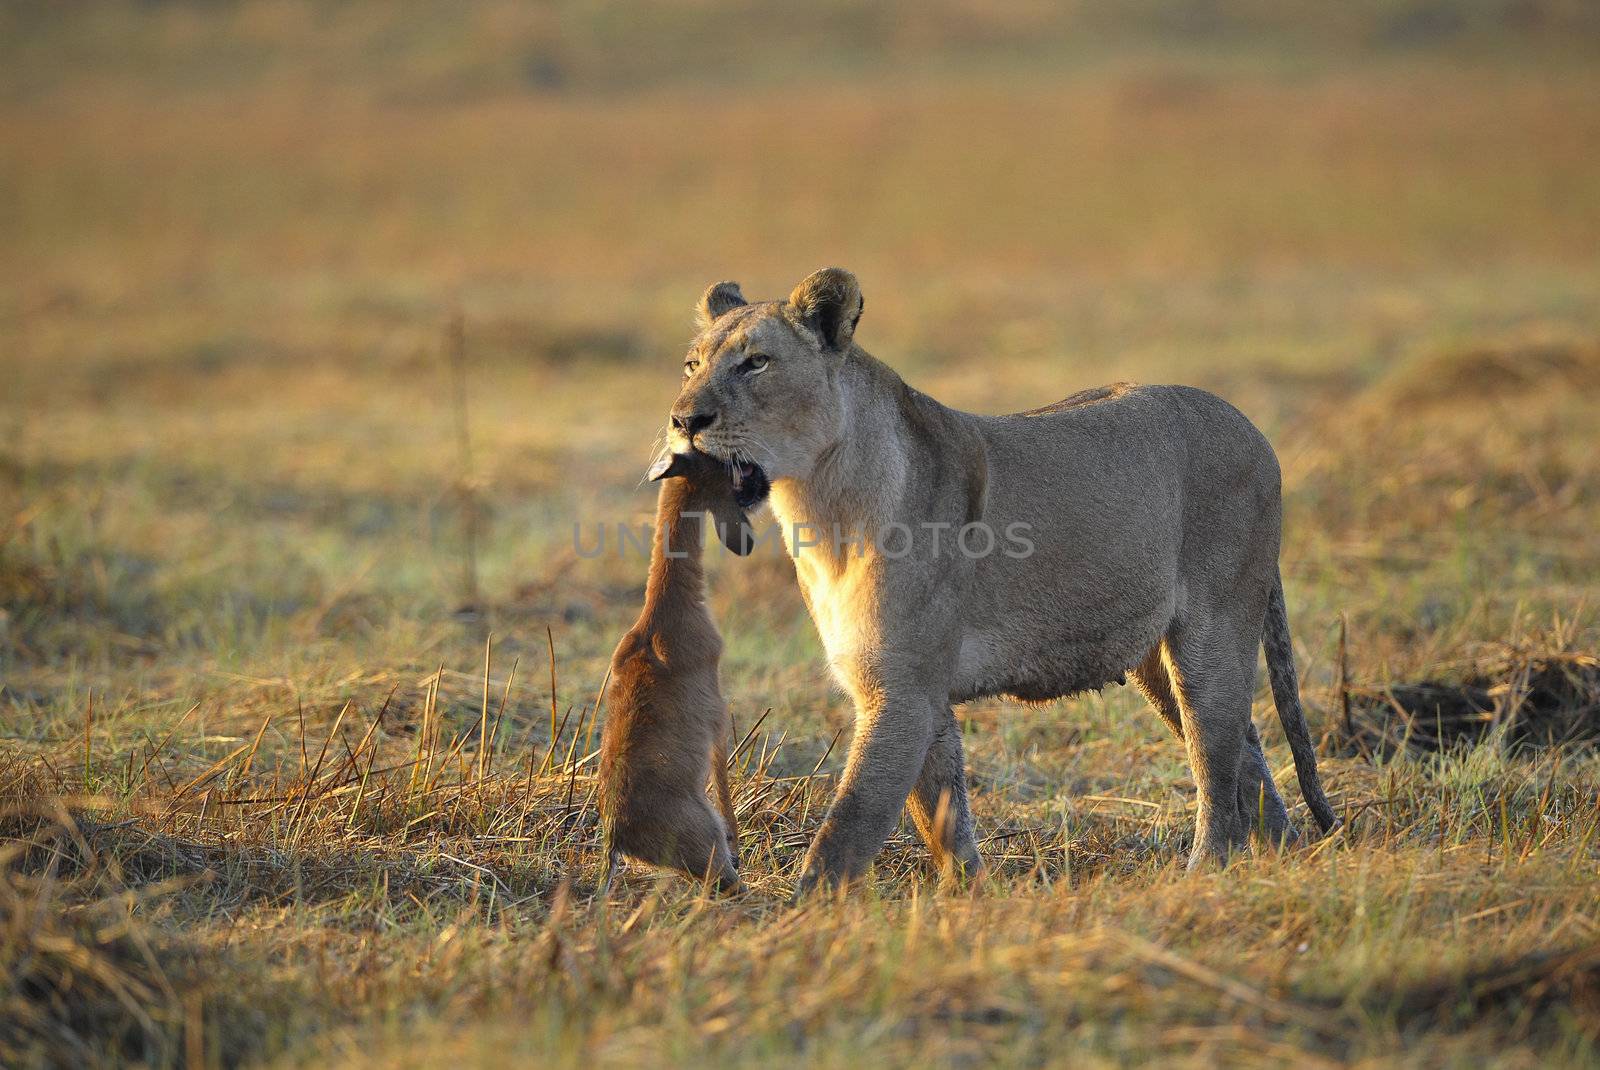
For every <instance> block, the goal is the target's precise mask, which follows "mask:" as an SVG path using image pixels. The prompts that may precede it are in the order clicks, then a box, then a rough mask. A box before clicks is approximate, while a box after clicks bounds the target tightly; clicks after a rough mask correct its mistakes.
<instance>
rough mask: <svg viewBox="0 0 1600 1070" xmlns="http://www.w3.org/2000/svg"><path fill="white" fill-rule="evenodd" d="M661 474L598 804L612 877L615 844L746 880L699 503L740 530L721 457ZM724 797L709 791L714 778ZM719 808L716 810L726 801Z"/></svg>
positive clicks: (616, 660) (610, 697) (612, 689)
mask: <svg viewBox="0 0 1600 1070" xmlns="http://www.w3.org/2000/svg"><path fill="white" fill-rule="evenodd" d="M673 463H674V466H675V467H674V468H673V471H674V472H681V473H684V474H682V475H673V476H671V477H670V478H667V479H665V480H664V481H663V483H662V485H661V493H660V497H659V499H658V503H657V508H656V530H655V537H654V543H653V546H652V548H651V555H650V576H649V581H648V584H647V585H646V588H645V600H644V609H643V610H642V611H641V612H640V614H639V619H638V621H637V622H636V623H635V624H634V626H633V627H632V629H630V630H629V632H628V633H627V634H626V635H625V636H623V637H622V641H621V642H620V643H618V644H617V650H616V653H615V654H613V655H612V658H611V676H610V683H609V684H608V685H607V690H606V710H607V712H606V722H605V728H604V730H603V732H602V735H601V743H600V813H601V819H602V822H603V824H604V827H605V839H606V875H605V877H604V881H603V887H606V888H608V887H609V885H610V880H611V874H612V871H613V869H614V867H615V866H616V864H617V862H618V857H617V856H618V855H627V856H629V857H632V858H636V859H638V860H639V861H641V862H647V863H650V864H652V865H657V866H665V867H667V868H670V869H676V870H679V871H681V872H683V873H685V874H687V875H688V876H690V877H693V878H696V879H709V880H711V881H712V882H713V883H714V884H715V885H716V886H717V887H718V888H719V889H721V890H723V891H734V890H737V889H738V888H739V886H740V882H739V857H738V832H737V827H736V823H735V817H734V810H733V799H732V796H731V795H730V793H729V790H728V773H727V752H728V735H729V720H728V707H727V703H726V702H724V701H723V697H722V689H721V687H720V686H719V684H718V678H717V665H718V661H719V659H720V658H721V655H722V637H721V636H720V635H719V634H718V632H717V627H716V624H715V623H714V622H713V621H712V619H711V614H710V613H709V612H708V611H707V609H706V605H705V590H704V588H705V583H704V574H703V570H702V566H701V547H702V543H703V541H704V540H703V538H702V530H703V528H704V518H703V517H702V516H701V515H700V514H702V513H709V514H711V516H712V518H713V522H714V523H716V524H717V525H718V526H719V527H722V528H727V527H729V526H732V527H733V528H734V529H735V530H737V528H738V525H742V524H743V522H744V514H743V513H742V512H741V511H740V510H739V508H738V506H737V505H736V504H735V503H734V502H733V499H732V497H731V495H730V491H729V484H728V473H727V469H726V467H725V466H723V465H720V464H718V463H716V462H714V461H711V460H710V459H709V458H706V457H704V456H690V457H680V458H675V459H674V461H673ZM708 781H709V782H710V783H711V784H712V785H713V786H714V788H715V791H716V800H717V807H716V808H713V807H712V805H711V804H710V802H709V801H708V800H707V798H706V786H707V782H708ZM719 811H720V812H719Z"/></svg>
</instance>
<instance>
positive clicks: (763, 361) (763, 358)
mask: <svg viewBox="0 0 1600 1070" xmlns="http://www.w3.org/2000/svg"><path fill="white" fill-rule="evenodd" d="M739 367H740V369H741V370H742V371H744V373H745V374H746V375H755V374H756V373H758V372H764V371H766V370H767V355H766V354H765V353H752V354H750V355H749V356H748V357H746V358H744V362H743V363H742V364H740V366H739Z"/></svg>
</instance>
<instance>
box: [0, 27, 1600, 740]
mask: <svg viewBox="0 0 1600 1070" xmlns="http://www.w3.org/2000/svg"><path fill="white" fill-rule="evenodd" d="M1597 59H1600V6H1597V5H1596V4H1595V3H1593V2H1589V0H1455V2H1449V0H1363V2H1356V3H1346V4H1338V5H1325V4H1283V3H1275V2H1272V3H1269V2H1256V0H1166V2H1154V0H1148V2H1131V3H1120V4H1115V5H1106V4H1089V3H1042V2H1032V0H999V2H983V3H977V2H967V0H937V2H932V3H916V4H911V3H898V2H892V3H881V4H871V5H856V4H847V3H842V2H833V0H823V2H817V3H808V4H803V5H801V4H791V3H765V2H755V0H699V2H690V3H680V4H672V5H645V6H638V5H630V4H620V3H609V2H594V0H574V2H561V3H521V2H518V3H499V2H480V3H461V2H455V0H452V2H440V3H376V2H364V0H356V2H348V3H331V2H327V3H324V2H316V0H240V2H198V0H196V2H177V0H174V2H155V0H146V2H140V3H120V2H106V3H65V4H48V5H42V4H33V3H6V4H4V5H3V6H0V189H3V190H4V195H3V196H0V248H3V254H4V255H3V256H0V362H3V364H0V495H3V496H4V497H3V500H0V525H3V526H0V540H3V543H0V554H3V555H4V556H3V557H0V597H3V602H0V606H3V614H4V615H3V616H0V659H3V660H0V667H3V668H4V672H5V678H6V683H7V689H6V691H5V695H6V696H8V697H9V698H10V701H12V702H13V703H20V704H21V705H19V706H17V707H16V709H17V711H25V712H18V714H17V716H18V718H19V719H20V721H22V722H23V723H28V724H37V725H39V726H41V727H39V728H38V729H37V730H38V731H39V732H40V733H47V731H48V727H47V726H49V725H51V724H53V723H56V720H57V717H58V716H66V714H65V713H64V712H61V713H59V714H58V713H57V712H52V711H65V710H69V709H76V708H77V707H76V706H75V705H74V704H75V703H78V702H80V701H81V699H82V692H83V690H84V689H85V688H90V687H93V688H98V689H101V690H106V689H109V690H110V691H112V692H114V693H116V694H119V695H121V696H122V697H123V698H124V699H126V700H127V701H129V702H134V703H136V704H137V703H139V702H146V703H148V702H168V703H172V704H173V705H174V706H184V705H186V704H188V703H189V702H191V701H193V698H194V693H195V689H196V688H201V689H202V690H203V689H205V688H217V687H221V686H223V685H222V684H221V683H219V681H221V680H227V679H232V677H231V676H228V675H227V674H233V676H237V677H242V678H247V679H250V680H262V679H267V680H292V681H297V683H296V686H298V687H302V688H313V683H312V681H318V680H320V681H323V682H324V683H327V684H328V686H329V687H333V684H334V683H335V682H338V681H345V682H344V683H343V684H341V685H339V686H341V687H344V688H345V689H347V690H348V688H349V687H351V686H353V685H351V684H350V683H349V681H350V680H352V679H366V678H368V677H372V678H377V677H379V676H383V674H384V673H391V672H411V671H413V670H415V671H417V672H420V671H424V670H428V669H432V668H433V667H434V666H435V665H436V663H438V662H439V661H441V660H442V661H447V662H451V663H460V664H462V665H464V666H470V664H471V663H472V662H473V659H474V658H476V657H477V656H478V654H477V653H474V651H478V650H480V649H481V644H482V637H483V631H484V630H492V631H493V632H494V633H495V634H496V635H497V637H498V640H497V641H498V642H501V643H503V644H506V649H507V652H508V653H509V652H510V651H516V650H529V651H534V652H540V651H542V649H543V647H544V645H545V644H546V642H547V640H546V636H545V634H544V632H545V628H546V626H549V627H551V628H552V629H553V631H554V632H555V633H556V640H555V641H556V644H557V647H558V651H559V653H560V654H561V656H562V657H563V659H570V660H571V663H572V666H573V670H574V671H573V672H572V674H571V678H572V680H573V684H572V689H573V691H574V693H577V692H579V691H582V692H584V693H588V692H589V691H592V689H593V688H594V686H596V684H597V683H598V678H599V676H600V674H601V672H602V671H603V668H604V664H605V659H606V657H607V655H608V653H609V650H610V647H611V643H612V642H613V641H614V637H615V635H617V634H618V632H619V631H620V629H621V628H622V627H623V626H625V624H626V622H627V621H628V619H629V618H630V617H631V615H632V613H633V612H634V609H635V607H636V605H637V596H638V592H639V591H640V589H641V584H642V573H643V567H644V566H643V562H642V561H640V560H638V559H636V558H635V559H630V560H622V561H619V560H615V559H613V558H612V557H610V555H608V556H607V558H605V559H601V560H595V561H588V560H581V559H579V558H578V557H577V556H576V555H575V554H574V553H573V551H572V524H573V523H574V522H579V521H581V522H586V523H587V522H606V523H614V522H616V521H618V520H623V521H631V522H642V521H643V520H645V519H647V518H648V516H649V515H650V511H651V508H652V504H653V496H652V495H651V494H650V492H649V490H648V489H641V488H640V487H639V485H638V479H639V476H640V473H641V472H642V471H643V469H644V467H645V464H646V462H647V460H648V458H649V455H650V451H651V446H652V444H653V441H654V436H655V434H656V432H657V430H658V429H659V427H660V425H661V423H662V420H663V414H664V413H665V411H666V408H667V406H668V404H669V403H670V401H671V399H672V397H673V395H674V393H675V391H676V385H677V375H678V366H679V363H680V361H681V355H682V352H683V348H684V346H685V344H686V342H687V341H688V339H689V337H690V335H691V333H692V330H691V317H690V307H691V305H692V303H693V301H694V299H695V298H696V297H697V295H698V294H699V292H700V291H701V289H702V288H703V287H705V286H706V285H707V284H708V283H709V282H712V281H714V280H718V279H724V278H732V279H737V280H739V281H740V282H742V283H743V285H744V288H745V292H746V293H747V294H749V295H750V296H751V297H752V298H762V297H776V296H780V295H783V294H786V293H787V292H788V290H789V289H790V287H792V286H793V284H794V283H795V282H796V281H797V280H798V279H800V278H801V277H802V276H804V275H805V274H806V273H808V272H810V271H811V270H813V269H814V268H817V267H819V266H822V265H826V264H839V265H843V266H846V267H849V268H851V269H853V270H854V271H855V272H856V273H857V274H858V276H859V277H860V279H861V282H862V286H863V289H864V292H865V294H866V297H867V314H866V319H865V320H864V322H863V325H862V329H861V332H860V334H859V336H858V340H859V341H860V342H861V343H862V344H863V345H864V346H865V347H866V348H867V349H869V350H870V351H872V352H874V353H875V354H876V355H878V356H880V357H882V358H884V359H886V360H888V361H889V362H890V363H891V364H893V365H894V366H895V367H897V368H899V369H900V370H901V371H902V372H903V373H904V374H905V375H906V376H907V377H908V378H909V379H910V380H911V381H912V382H913V383H914V384H915V385H917V386H920V387H922V388H924V389H926V390H929V391H931V392H933V393H934V394H935V395H936V396H939V397H940V398H942V399H943V400H945V401H947V402H950V403H952V404H955V405H958V406H962V407H966V408H970V409H974V410H979V411H1002V410H1006V409H1011V408H1018V407H1024V406H1032V405H1036V404H1040V403H1043V402H1047V401H1050V400H1053V399H1055V398H1058V397H1061V396H1064V395H1066V394H1068V393H1070V392H1072V391H1075V390H1078V389H1080V388H1082V387H1085V386H1088V385H1092V384H1095V383H1100V382H1105V381H1108V380H1112V379H1119V378H1131V379H1142V380H1153V381H1184V382H1189V383H1195V384H1198V385H1201V386H1205V387H1209V388H1211V389H1214V390H1217V391H1219V392H1221V393H1223V394H1224V395H1225V396H1227V397H1228V398H1230V399H1231V400H1233V401H1234V402H1235V403H1236V404H1238V405H1240V406H1241V407H1242V408H1244V409H1245V411H1246V412H1247V413H1249V414H1250V415H1251V416H1252V418H1254V419H1255V420H1256V421H1257V422H1258V423H1260V424H1261V425H1262V426H1263V427H1264V428H1265V429H1266V430H1267V431H1268V433H1269V434H1270V435H1271V436H1272V437H1273V439H1274V441H1275V442H1276V443H1277V445H1278V446H1279V449H1280V452H1281V453H1282V454H1283V456H1284V461H1285V468H1286V478H1287V483H1288V491H1289V498H1288V502H1289V507H1288V520H1287V529H1288V537H1287V543H1286V551H1285V560H1286V569H1287V573H1288V576H1289V584H1290V596H1291V603H1292V604H1293V605H1294V606H1295V608H1296V613H1297V620H1300V621H1303V624H1301V625H1300V626H1299V634H1300V635H1301V636H1302V639H1303V641H1304V642H1305V643H1306V644H1307V646H1308V648H1309V649H1310V651H1311V661H1312V679H1313V681H1315V680H1316V679H1317V678H1318V677H1317V675H1316V674H1317V673H1318V672H1319V671H1323V672H1325V670H1326V669H1327V666H1328V664H1329V661H1330V659H1329V658H1328V657H1324V656H1322V655H1323V654H1325V653H1326V651H1327V650H1328V649H1329V645H1330V644H1331V643H1332V641H1333V639H1332V636H1333V629H1334V627H1335V622H1336V620H1337V618H1338V615H1339V614H1341V613H1343V614H1345V615H1346V616H1347V617H1349V618H1350V619H1351V620H1352V623H1353V626H1354V629H1355V632H1354V638H1353V639H1352V644H1353V650H1354V651H1355V652H1356V656H1357V657H1361V658H1366V659H1368V660H1369V661H1370V662H1372V663H1373V664H1374V665H1377V664H1380V663H1382V664H1387V663H1389V661H1391V660H1392V659H1396V658H1398V659H1401V660H1404V659H1405V658H1407V657H1410V658H1413V659H1425V658H1427V657H1428V656H1431V652H1432V651H1434V650H1435V649H1436V648H1437V647H1438V646H1439V645H1440V644H1447V643H1448V642H1453V641H1456V640H1458V639H1460V638H1462V637H1464V636H1471V635H1477V634H1495V635H1498V634H1503V633H1504V632H1505V631H1506V630H1507V628H1509V627H1511V626H1512V625H1513V624H1514V623H1515V621H1516V620H1519V619H1522V618H1523V617H1524V616H1534V617H1541V618H1543V617H1547V616H1548V615H1549V613H1550V612H1551V611H1552V610H1554V609H1562V610H1565V609H1567V608H1569V607H1571V606H1573V605H1575V604H1577V603H1578V602H1579V601H1580V600H1581V598H1582V597H1583V596H1584V594H1585V593H1586V592H1590V591H1591V589H1592V581H1593V577H1594V575H1595V574H1596V573H1595V569H1596V567H1597V562H1600V550H1597V546H1596V537H1595V534H1594V531H1595V520H1596V516H1595V514H1594V511H1593V510H1594V509H1595V505H1594V500H1595V499H1594V494H1593V492H1594V490H1595V489H1596V475H1595V469H1596V464H1595V462H1596V443H1597V432H1596V431H1595V430H1594V427H1595V422H1596V421H1595V417H1596V415H1597V408H1596V402H1595V400H1594V398H1595V395H1596V392H1597V389H1600V362H1597V358H1596V355H1595V354H1596V342H1597V339H1600V303H1597V300H1596V298H1597V295H1600V65H1597V63H1596V60H1597ZM457 316H459V317H460V325H461V331H460V335H459V339H460V341H459V344H457V343H456V342H454V341H452V338H453V335H452V326H451V325H452V323H453V322H454V321H455V319H456V317H457ZM463 425H464V426H465V431H466V435H465V440H464V441H463V436H462V434H461V431H462V427H463ZM1585 510H1588V511H1587V512H1586V511H1585ZM469 544H470V545H469ZM718 568H719V570H720V571H719V575H720V577H721V578H720V579H719V580H718V583H717V587H716V594H715V599H716V606H717V608H718V612H719V613H720V614H721V615H722V616H723V617H724V619H725V623H726V624H728V625H729V630H730V631H731V632H732V633H733V635H732V645H731V648H730V653H729V659H730V670H731V676H732V679H733V680H734V681H735V683H734V685H733V686H734V689H735V690H736V691H737V692H738V693H739V698H738V702H737V703H736V705H742V706H743V707H746V708H748V707H752V706H754V707H759V706H764V705H768V704H778V705H780V706H783V705H786V704H791V705H793V706H796V707H799V708H798V709H791V711H790V712H791V713H794V714H795V715H796V716H797V717H798V721H797V722H796V723H797V724H800V725H804V724H805V723H806V719H807V718H808V717H814V716H816V709H817V706H818V704H819V703H825V704H827V705H828V710H827V712H826V716H827V718H829V719H830V721H838V720H839V717H840V716H842V715H841V713H840V711H838V710H837V709H836V708H834V706H833V700H831V699H828V698H826V690H825V685H824V683H823V681H822V677H821V672H820V669H819V667H818V666H819V659H818V658H817V657H816V648H815V644H814V640H813V639H812V637H811V629H810V625H809V622H808V621H806V620H805V617H804V614H803V611H802V610H801V608H800V605H799V602H798V599H797V598H796V597H795V595H794V591H793V581H792V576H791V575H790V574H789V569H788V566H787V564H786V563H785V562H783V561H782V560H774V561H767V562H759V563H756V564H755V565H754V566H752V567H749V568H737V569H725V568H722V567H721V566H720V565H719V566H718ZM463 608H466V609H470V610H471V611H472V612H470V613H466V614H458V613H457V611H458V610H461V609H463ZM539 656H541V657H542V656H543V655H542V653H540V655H539ZM197 670H199V671H201V672H203V673H210V674H212V675H210V676H204V675H202V676H196V675H195V673H196V671H197ZM218 673H221V674H223V675H222V676H217V675H216V674H218ZM363 673H366V674H367V677H363V676H362V674H363ZM408 678H409V677H408ZM1324 678H1325V677H1324ZM196 681H201V682H200V683H196ZM319 686H320V685H319ZM335 690H337V689H335ZM207 693H208V694H209V693H211V692H207ZM547 697H548V696H544V697H540V696H537V695H532V696H530V697H529V701H531V702H534V703H542V702H544V701H546V699H547ZM72 716H74V717H76V716H77V715H76V714H75V713H74V714H73V715H72ZM30 731H32V729H30ZM815 731H816V733H817V736H818V738H823V737H825V735H826V734H827V731H826V729H825V728H823V727H822V726H821V725H817V726H816V728H815Z"/></svg>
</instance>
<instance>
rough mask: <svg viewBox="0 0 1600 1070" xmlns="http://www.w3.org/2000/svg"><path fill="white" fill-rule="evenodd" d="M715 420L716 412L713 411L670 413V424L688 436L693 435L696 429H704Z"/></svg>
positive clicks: (691, 436)
mask: <svg viewBox="0 0 1600 1070" xmlns="http://www.w3.org/2000/svg"><path fill="white" fill-rule="evenodd" d="M716 422H717V414H716V413H714V412H675V413H673V414H672V426H673V427H676V428H677V429H678V430H679V431H682V432H683V433H684V434H686V435H688V436H689V437H690V438H693V437H694V433H695V432H696V431H704V430H705V429H706V428H708V427H710V426H711V425H712V424H714V423H716Z"/></svg>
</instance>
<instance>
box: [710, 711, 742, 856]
mask: <svg viewBox="0 0 1600 1070" xmlns="http://www.w3.org/2000/svg"><path fill="white" fill-rule="evenodd" d="M730 727H731V722H729V720H728V718H727V717H726V716H724V717H722V718H721V720H720V721H719V723H718V726H717V734H716V736H715V738H713V739H712V741H711V783H712V787H713V789H714V790H715V791H716V793H717V809H718V810H719V811H721V813H722V823H723V826H724V828H725V829H726V830H727V834H728V854H729V855H730V856H731V857H732V859H733V868H734V870H735V871H737V870H738V868H739V820H738V818H737V816H735V813H734V808H733V793H732V792H731V791H730V790H728V737H729V729H730Z"/></svg>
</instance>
